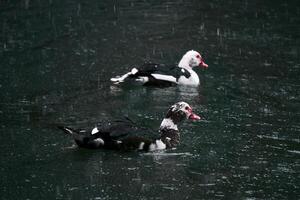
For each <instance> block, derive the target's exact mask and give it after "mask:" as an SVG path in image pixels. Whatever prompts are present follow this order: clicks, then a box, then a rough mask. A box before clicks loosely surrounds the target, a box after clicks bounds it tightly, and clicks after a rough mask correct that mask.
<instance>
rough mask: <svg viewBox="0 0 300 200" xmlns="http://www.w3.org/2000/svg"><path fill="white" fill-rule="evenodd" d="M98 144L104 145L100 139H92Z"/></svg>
mask: <svg viewBox="0 0 300 200" xmlns="http://www.w3.org/2000/svg"><path fill="white" fill-rule="evenodd" d="M94 141H96V142H97V143H98V144H100V145H104V141H103V140H102V139H101V138H97V139H94Z"/></svg>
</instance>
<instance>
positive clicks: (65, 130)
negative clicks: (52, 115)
mask: <svg viewBox="0 0 300 200" xmlns="http://www.w3.org/2000/svg"><path fill="white" fill-rule="evenodd" d="M57 128H59V129H61V130H63V131H64V132H65V133H66V134H71V135H73V134H74V133H76V131H75V130H74V129H72V128H69V127H66V126H57Z"/></svg>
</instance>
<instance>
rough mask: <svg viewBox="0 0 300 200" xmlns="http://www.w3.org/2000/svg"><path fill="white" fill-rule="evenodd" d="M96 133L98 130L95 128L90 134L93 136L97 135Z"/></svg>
mask: <svg viewBox="0 0 300 200" xmlns="http://www.w3.org/2000/svg"><path fill="white" fill-rule="evenodd" d="M98 132H99V130H98V128H97V127H95V128H93V130H92V132H91V134H92V135H94V134H96V133H98Z"/></svg>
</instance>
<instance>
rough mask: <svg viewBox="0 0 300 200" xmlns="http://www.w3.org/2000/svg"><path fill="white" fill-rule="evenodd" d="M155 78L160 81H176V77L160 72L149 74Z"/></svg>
mask: <svg viewBox="0 0 300 200" xmlns="http://www.w3.org/2000/svg"><path fill="white" fill-rule="evenodd" d="M151 75H152V76H153V77H154V78H155V79H157V80H162V81H169V82H173V83H177V81H176V78H175V77H174V76H170V75H162V74H151Z"/></svg>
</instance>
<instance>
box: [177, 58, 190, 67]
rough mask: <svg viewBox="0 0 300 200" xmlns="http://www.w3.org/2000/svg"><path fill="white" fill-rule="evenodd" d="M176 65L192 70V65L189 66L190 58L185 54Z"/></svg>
mask: <svg viewBox="0 0 300 200" xmlns="http://www.w3.org/2000/svg"><path fill="white" fill-rule="evenodd" d="M178 67H181V68H184V69H188V70H192V67H191V66H190V58H188V57H187V56H183V57H182V59H181V60H180V62H179V64H178Z"/></svg>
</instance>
